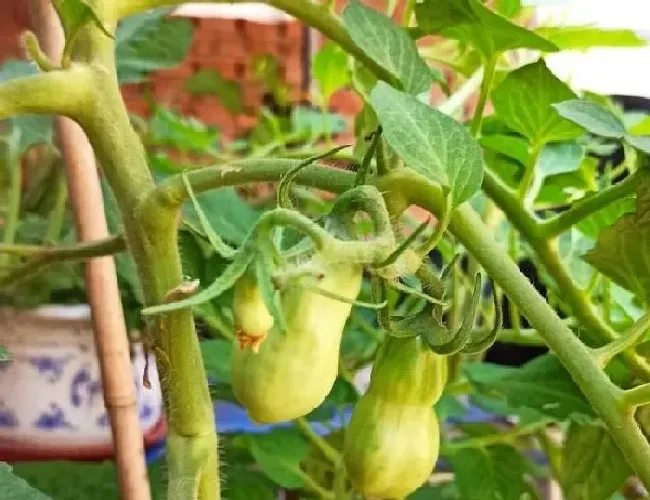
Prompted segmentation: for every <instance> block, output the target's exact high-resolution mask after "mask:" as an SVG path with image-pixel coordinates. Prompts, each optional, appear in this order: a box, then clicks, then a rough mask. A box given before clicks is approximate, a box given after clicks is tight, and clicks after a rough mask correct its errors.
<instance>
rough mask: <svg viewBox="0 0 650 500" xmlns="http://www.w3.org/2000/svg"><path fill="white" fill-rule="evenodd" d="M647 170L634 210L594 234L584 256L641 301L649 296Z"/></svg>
mask: <svg viewBox="0 0 650 500" xmlns="http://www.w3.org/2000/svg"><path fill="white" fill-rule="evenodd" d="M649 213H650V174H648V173H645V172H644V173H643V174H642V175H640V176H639V182H638V184H637V188H636V210H635V211H634V212H633V213H627V214H625V215H623V216H622V217H621V218H619V219H618V220H617V221H616V222H615V223H614V224H613V225H611V226H609V227H606V228H605V229H603V231H601V233H600V234H599V235H598V240H597V242H596V246H595V247H594V249H593V250H591V251H590V252H588V253H587V254H585V256H584V259H585V260H586V261H587V262H588V263H589V264H591V265H592V266H594V267H595V268H596V269H598V271H600V272H601V273H603V274H604V275H605V276H608V277H609V278H611V279H612V281H614V283H617V284H618V285H620V286H622V287H623V288H625V289H627V290H630V291H631V292H632V293H634V294H635V295H636V296H637V297H638V298H639V299H640V300H642V301H643V302H644V303H645V304H647V303H648V301H649V300H650V260H649V259H648V255H649V254H650V219H649V218H648V214H649Z"/></svg>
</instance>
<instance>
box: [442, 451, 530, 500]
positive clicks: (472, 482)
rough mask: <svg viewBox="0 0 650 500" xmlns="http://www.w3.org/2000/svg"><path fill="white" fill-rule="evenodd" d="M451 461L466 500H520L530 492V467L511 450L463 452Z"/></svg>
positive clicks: (459, 488) (517, 453)
mask: <svg viewBox="0 0 650 500" xmlns="http://www.w3.org/2000/svg"><path fill="white" fill-rule="evenodd" d="M451 461H452V464H453V466H454V472H455V482H456V486H457V487H458V491H459V492H460V495H461V497H462V498H463V500H520V499H521V498H522V495H524V494H525V493H526V492H528V491H529V488H528V485H527V484H526V481H525V474H526V472H527V467H526V463H525V462H524V459H523V457H522V456H521V455H520V454H519V452H517V450H515V449H514V448H511V447H510V446H505V445H499V446H491V447H489V448H475V449H463V450H460V451H459V452H458V453H456V454H454V455H453V456H452V458H451Z"/></svg>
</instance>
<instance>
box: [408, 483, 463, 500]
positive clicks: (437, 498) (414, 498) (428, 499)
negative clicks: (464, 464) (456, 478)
mask: <svg viewBox="0 0 650 500" xmlns="http://www.w3.org/2000/svg"><path fill="white" fill-rule="evenodd" d="M458 498H460V497H459V496H458V491H456V486H455V485H454V483H452V482H449V483H443V484H437V485H430V484H425V485H424V486H421V487H420V488H418V489H417V490H415V491H414V492H413V493H411V494H410V495H409V496H408V497H407V499H406V500H457V499H458Z"/></svg>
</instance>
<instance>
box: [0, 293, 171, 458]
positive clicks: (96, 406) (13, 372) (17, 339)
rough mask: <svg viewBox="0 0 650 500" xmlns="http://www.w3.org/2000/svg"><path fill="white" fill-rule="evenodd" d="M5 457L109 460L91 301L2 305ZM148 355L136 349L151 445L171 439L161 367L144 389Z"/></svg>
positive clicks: (0, 423) (0, 387) (0, 403)
mask: <svg viewBox="0 0 650 500" xmlns="http://www.w3.org/2000/svg"><path fill="white" fill-rule="evenodd" d="M0 345H2V346H4V347H6V348H7V350H8V351H9V353H10V356H11V358H10V360H9V361H5V362H0V460H40V459H48V458H52V459H84V460H93V459H97V460H100V459H106V458H110V457H111V456H112V444H111V427H110V422H109V419H108V415H107V412H106V408H105V407H104V399H103V396H102V386H101V379H100V371H99V363H98V359H97V354H96V350H95V343H94V339H93V331H92V324H91V321H90V310H89V308H88V306H85V305H82V306H46V307H40V308H37V309H32V310H27V311H17V310H13V309H4V310H0ZM144 364H145V356H144V354H143V352H142V349H141V347H140V346H139V345H135V346H134V348H133V354H132V372H133V380H134V381H135V385H136V390H137V401H138V411H139V414H140V425H141V426H142V431H143V434H144V436H145V443H147V444H155V443H158V442H160V441H161V440H162V439H164V437H165V432H166V427H165V423H164V418H163V403H162V396H161V391H160V385H159V383H158V376H157V373H156V369H155V366H156V365H155V362H153V360H152V362H151V363H150V364H149V367H150V368H149V372H150V373H149V378H150V379H151V383H152V387H151V389H146V388H144V387H143V386H142V374H143V370H144Z"/></svg>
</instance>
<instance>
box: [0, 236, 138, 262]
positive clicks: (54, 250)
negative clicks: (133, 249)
mask: <svg viewBox="0 0 650 500" xmlns="http://www.w3.org/2000/svg"><path fill="white" fill-rule="evenodd" d="M124 250H126V242H125V241H124V237H123V236H122V235H116V236H110V237H109V238H105V239H102V240H97V241H93V242H90V243H81V244H79V245H60V246H43V245H20V244H15V245H14V244H4V243H0V254H2V253H5V254H10V255H22V256H25V257H36V258H40V259H45V258H47V259H48V260H49V261H51V262H54V261H64V260H79V259H86V258H89V257H101V256H102V255H112V254H115V253H119V252H123V251H124Z"/></svg>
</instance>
